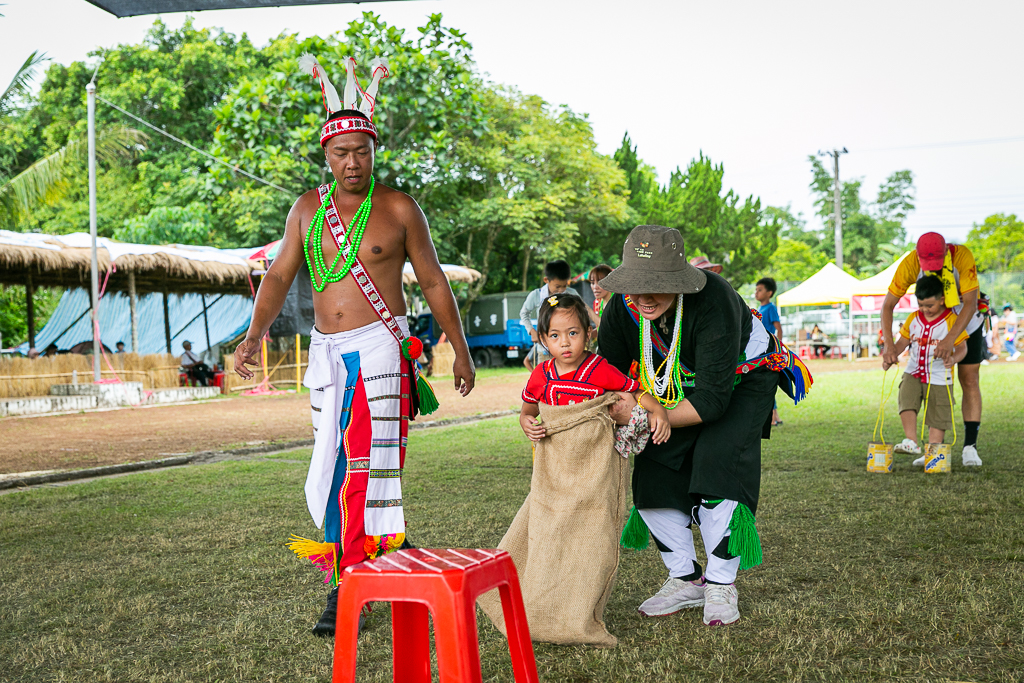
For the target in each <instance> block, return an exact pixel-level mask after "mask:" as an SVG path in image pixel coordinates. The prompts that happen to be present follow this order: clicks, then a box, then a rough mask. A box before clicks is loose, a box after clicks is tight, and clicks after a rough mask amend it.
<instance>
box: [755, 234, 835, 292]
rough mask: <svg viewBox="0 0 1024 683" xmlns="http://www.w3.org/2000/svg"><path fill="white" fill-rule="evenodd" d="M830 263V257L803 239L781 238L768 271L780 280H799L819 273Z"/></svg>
mask: <svg viewBox="0 0 1024 683" xmlns="http://www.w3.org/2000/svg"><path fill="white" fill-rule="evenodd" d="M826 263H828V257H827V256H825V254H824V253H823V252H822V251H820V250H816V249H814V248H813V247H812V246H810V245H809V244H807V243H806V242H803V241H801V240H795V239H792V238H790V237H783V238H781V239H779V248H778V249H776V250H775V253H774V254H773V255H772V258H771V264H770V265H769V267H768V269H767V272H768V274H769V275H771V276H772V277H773V278H775V279H776V280H778V281H779V282H783V281H789V282H799V281H801V280H806V279H807V278H809V277H810V276H812V275H814V274H815V273H817V272H818V271H819V270H821V269H822V267H824V265H825V264H826Z"/></svg>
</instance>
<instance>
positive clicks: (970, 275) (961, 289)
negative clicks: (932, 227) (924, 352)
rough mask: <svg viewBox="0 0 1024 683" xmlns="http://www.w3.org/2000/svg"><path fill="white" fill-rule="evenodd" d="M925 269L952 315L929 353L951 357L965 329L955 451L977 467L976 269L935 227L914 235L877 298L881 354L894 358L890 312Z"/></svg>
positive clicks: (980, 343) (981, 343)
mask: <svg viewBox="0 0 1024 683" xmlns="http://www.w3.org/2000/svg"><path fill="white" fill-rule="evenodd" d="M925 274H931V275H937V276H938V277H939V279H940V280H942V282H943V285H944V299H945V301H946V305H947V306H948V307H950V308H952V309H953V310H954V312H955V313H956V315H957V318H956V322H955V323H954V325H953V327H952V329H950V330H949V334H947V335H946V336H945V338H944V339H942V340H940V341H939V342H938V343H937V344H936V345H935V347H934V356H935V358H936V359H938V360H942V361H944V360H947V359H949V358H952V357H953V350H954V345H955V341H956V339H957V338H958V337H960V335H961V333H962V332H966V333H967V334H968V335H969V336H968V338H967V355H966V356H965V357H964V358H963V360H961V361H960V362H959V363H958V366H957V367H958V371H957V375H958V376H959V377H960V386H961V388H962V389H963V408H962V411H963V417H964V433H965V440H964V450H963V454H962V456H961V457H962V460H963V464H964V465H966V466H968V467H972V466H973V467H980V466H981V458H980V457H979V456H978V449H977V442H978V430H979V428H980V427H981V385H980V384H979V382H978V377H979V370H980V368H981V361H982V359H983V358H984V353H985V336H984V331H983V329H982V327H983V324H982V323H983V322H984V318H983V317H982V316H980V315H978V269H977V268H976V267H975V265H974V255H973V254H971V252H970V250H969V249H967V247H964V246H961V245H956V244H948V245H947V244H946V240H945V239H943V237H942V235H940V234H939V233H937V232H928V233H925V234H924V235H921V237H920V239H918V240H917V247H916V249H915V250H914V251H912V252H911V253H910V254H909V255H908V256H907V258H905V259H903V262H902V263H900V266H899V268H897V269H896V274H895V275H894V276H893V279H892V283H891V284H890V285H889V291H888V293H887V294H886V295H885V301H884V302H883V303H882V337H883V346H884V348H883V349H882V360H883V361H884V362H885V363H887V364H889V365H894V364H896V362H897V358H898V356H899V353H898V351H897V349H896V344H895V343H894V341H893V336H892V312H893V309H894V308H895V307H896V304H897V303H898V302H899V300H900V298H901V297H902V296H903V295H904V294H906V293H907V290H908V289H909V288H910V285H912V284H914V283H915V282H917V279H918V277H920V276H922V275H925Z"/></svg>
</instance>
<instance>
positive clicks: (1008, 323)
mask: <svg viewBox="0 0 1024 683" xmlns="http://www.w3.org/2000/svg"><path fill="white" fill-rule="evenodd" d="M1002 323H1003V349H1005V350H1006V353H1008V354H1010V355H1009V358H1007V359H1006V360H1010V361H1013V360H1017V359H1018V358H1020V351H1018V350H1017V314H1016V313H1015V312H1014V311H1013V304H1011V303H1009V302H1007V303H1005V304H1003V320H1002Z"/></svg>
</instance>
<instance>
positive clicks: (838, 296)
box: [776, 261, 858, 306]
mask: <svg viewBox="0 0 1024 683" xmlns="http://www.w3.org/2000/svg"><path fill="white" fill-rule="evenodd" d="M857 283H858V280H857V278H855V277H854V276H852V275H850V274H849V273H847V272H846V271H845V270H843V269H842V268H840V267H838V266H837V265H836V264H835V263H833V262H831V261H829V262H828V263H826V264H825V265H824V266H823V267H822V269H821V270H819V271H818V272H817V273H815V274H814V275H812V276H810V277H809V278H807V279H806V280H804V281H803V282H801V283H800V284H799V285H797V286H796V287H794V288H793V289H788V290H786V291H785V292H783V293H782V294H779V296H778V298H776V303H777V304H778V305H779V306H828V305H830V304H848V303H850V297H851V296H852V293H853V287H854V285H856V284H857Z"/></svg>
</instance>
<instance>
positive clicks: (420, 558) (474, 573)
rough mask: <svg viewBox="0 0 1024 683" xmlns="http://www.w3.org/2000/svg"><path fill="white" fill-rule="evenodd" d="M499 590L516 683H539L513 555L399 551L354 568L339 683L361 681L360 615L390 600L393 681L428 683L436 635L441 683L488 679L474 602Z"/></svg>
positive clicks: (344, 590)
mask: <svg viewBox="0 0 1024 683" xmlns="http://www.w3.org/2000/svg"><path fill="white" fill-rule="evenodd" d="M493 588H497V589H498V590H499V591H500V592H501V606H502V610H503V611H504V614H505V625H506V629H507V631H508V648H509V653H510V654H511V656H512V672H513V673H514V675H515V680H516V681H517V683H535V682H537V681H539V679H538V677H537V662H536V660H535V659H534V657H533V643H531V642H530V629H529V627H528V626H527V624H526V610H525V609H524V608H523V595H522V593H521V592H520V590H519V578H518V576H517V575H516V568H515V565H514V564H513V563H512V556H511V555H509V554H508V553H507V552H505V551H504V550H441V549H432V550H428V549H425V548H416V549H412V550H399V551H397V552H393V553H390V554H388V555H384V556H382V557H379V558H377V559H375V560H368V561H366V562H362V563H360V564H357V565H354V566H352V567H348V568H347V569H346V570H345V573H344V575H343V576H342V580H341V584H340V585H339V590H338V623H337V628H336V630H335V634H334V675H333V678H332V680H333V681H334V683H339V682H344V683H354V682H355V680H356V648H357V645H356V638H357V636H358V635H359V612H360V610H361V609H362V607H363V605H364V604H366V603H367V602H370V601H371V600H387V601H391V621H392V634H393V635H392V637H393V641H394V654H393V661H394V671H395V677H394V680H395V681H396V682H397V681H402V683H430V632H429V630H428V624H427V610H428V609H429V611H430V614H432V615H433V617H434V643H435V645H436V647H437V667H438V671H439V673H440V676H441V683H475V682H476V681H481V680H482V675H481V672H480V645H479V643H478V642H477V631H476V599H477V598H478V597H479V596H480V595H482V594H484V593H486V592H487V591H489V590H491V589H493Z"/></svg>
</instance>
